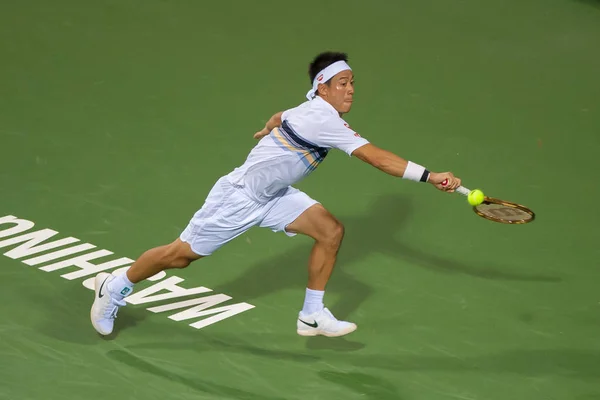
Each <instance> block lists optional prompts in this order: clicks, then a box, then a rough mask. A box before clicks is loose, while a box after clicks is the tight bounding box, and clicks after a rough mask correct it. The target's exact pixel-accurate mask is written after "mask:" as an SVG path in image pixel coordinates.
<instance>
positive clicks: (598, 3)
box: [575, 0, 600, 10]
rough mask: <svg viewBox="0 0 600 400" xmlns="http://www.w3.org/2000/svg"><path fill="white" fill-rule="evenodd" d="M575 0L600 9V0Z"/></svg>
mask: <svg viewBox="0 0 600 400" xmlns="http://www.w3.org/2000/svg"><path fill="white" fill-rule="evenodd" d="M575 2H577V3H580V4H587V5H588V6H592V7H594V8H596V9H598V10H600V0H575Z"/></svg>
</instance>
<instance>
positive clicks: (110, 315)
mask: <svg viewBox="0 0 600 400" xmlns="http://www.w3.org/2000/svg"><path fill="white" fill-rule="evenodd" d="M199 258H201V256H199V255H197V254H196V253H194V252H193V251H192V250H191V248H190V245H189V244H187V243H185V242H182V241H181V239H179V238H178V239H177V240H175V241H174V242H172V243H170V244H168V245H164V246H159V247H155V248H153V249H150V250H148V251H146V252H144V253H143V254H142V255H141V256H140V257H139V258H138V259H137V260H136V261H135V262H134V263H133V265H132V266H131V267H130V268H129V269H128V270H127V271H126V272H123V273H121V274H120V275H117V276H115V275H112V274H109V273H106V272H101V273H99V274H98V275H97V276H96V279H95V281H94V284H95V297H94V304H93V305H92V309H91V311H90V318H91V321H92V325H93V326H94V328H95V329H96V331H97V332H98V333H100V334H101V335H108V334H110V333H111V332H112V330H113V327H114V320H115V318H116V317H117V311H118V310H119V307H122V306H124V305H125V300H124V298H125V297H126V296H128V295H129V294H131V292H132V291H133V285H134V284H135V283H138V282H141V281H143V280H145V279H147V278H150V277H151V276H153V275H156V274H158V273H159V272H161V271H164V270H165V269H170V268H185V267H187V266H188V265H190V263H191V262H192V261H194V260H197V259H199Z"/></svg>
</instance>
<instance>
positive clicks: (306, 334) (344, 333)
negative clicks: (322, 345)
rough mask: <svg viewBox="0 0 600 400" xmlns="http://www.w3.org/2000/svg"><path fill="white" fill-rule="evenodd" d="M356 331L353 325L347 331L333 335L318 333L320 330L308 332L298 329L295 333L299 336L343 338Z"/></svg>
mask: <svg viewBox="0 0 600 400" xmlns="http://www.w3.org/2000/svg"><path fill="white" fill-rule="evenodd" d="M356 329H357V326H356V325H353V326H351V327H349V328H347V329H344V330H341V331H339V332H335V333H331V332H323V331H320V330H317V329H315V330H313V329H310V330H308V329H307V330H304V329H302V330H300V329H298V330H297V331H296V332H297V333H298V335H300V336H319V335H321V336H327V337H339V336H344V335H347V334H349V333H352V332H354V331H355V330H356Z"/></svg>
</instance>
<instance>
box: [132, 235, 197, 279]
mask: <svg viewBox="0 0 600 400" xmlns="http://www.w3.org/2000/svg"><path fill="white" fill-rule="evenodd" d="M201 257H202V256H199V255H198V254H196V253H194V252H193V251H192V249H191V248H190V245H189V244H188V243H185V242H182V241H181V239H179V238H178V239H177V240H175V241H174V242H173V243H170V244H168V245H164V246H159V247H155V248H153V249H150V250H148V251H146V252H145V253H143V254H142V255H141V256H140V257H139V258H138V259H137V260H136V261H135V262H134V263H133V264H132V265H131V268H129V269H128V270H127V278H128V279H129V281H130V282H131V283H138V282H141V281H143V280H145V279H148V278H150V277H151V276H153V275H156V274H158V273H159V272H161V271H164V270H165V269H170V268H185V267H187V266H188V265H190V263H191V262H192V261H195V260H197V259H199V258H201Z"/></svg>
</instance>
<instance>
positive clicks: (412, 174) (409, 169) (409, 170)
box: [402, 161, 429, 182]
mask: <svg viewBox="0 0 600 400" xmlns="http://www.w3.org/2000/svg"><path fill="white" fill-rule="evenodd" d="M402 179H408V180H411V181H415V182H427V181H428V180H429V171H427V169H425V167H423V166H421V165H419V164H415V163H414V162H412V161H409V162H408V165H407V166H406V171H404V175H403V176H402Z"/></svg>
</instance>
